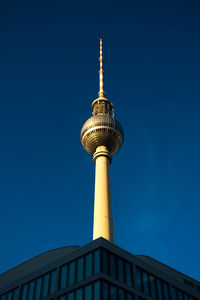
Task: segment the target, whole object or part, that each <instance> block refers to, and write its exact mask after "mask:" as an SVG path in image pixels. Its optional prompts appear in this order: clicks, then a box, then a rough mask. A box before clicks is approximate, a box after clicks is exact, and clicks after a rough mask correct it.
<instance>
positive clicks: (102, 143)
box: [81, 39, 124, 242]
mask: <svg viewBox="0 0 200 300" xmlns="http://www.w3.org/2000/svg"><path fill="white" fill-rule="evenodd" d="M99 61H100V70H99V94H98V95H99V97H98V98H97V99H95V100H94V101H93V102H92V109H93V116H92V117H91V118H89V119H88V120H87V121H86V122H85V124H84V125H83V127H82V130H81V143H82V145H83V148H84V149H85V150H86V151H87V152H88V153H89V154H91V155H93V160H94V163H95V196H94V225H93V240H95V239H97V238H99V237H103V238H105V239H107V240H109V241H111V242H113V219H112V205H111V190H110V163H111V161H112V155H113V154H115V153H116V152H117V151H118V150H119V149H120V147H121V145H122V144H123V141H124V134H123V130H122V127H121V126H120V123H119V122H118V121H117V120H116V119H115V117H114V110H113V104H112V103H111V102H110V101H109V100H108V99H106V98H105V95H104V87H103V56H102V39H100V58H99Z"/></svg>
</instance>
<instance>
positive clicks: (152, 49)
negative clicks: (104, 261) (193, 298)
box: [0, 0, 200, 280]
mask: <svg viewBox="0 0 200 300" xmlns="http://www.w3.org/2000/svg"><path fill="white" fill-rule="evenodd" d="M0 6H1V7H0V33H1V42H0V43H1V47H0V66H1V67H0V128H1V130H0V201H1V217H0V228H1V229H0V233H1V241H2V243H1V247H0V256H1V258H2V259H1V265H0V273H2V272H4V271H6V270H8V269H9V268H11V267H14V266H16V265H17V264H19V263H22V262H23V261H25V260H27V259H29V258H31V257H33V256H35V255H38V254H40V253H42V252H44V251H47V250H49V249H53V248H56V247H61V246H66V245H84V244H86V243H88V242H90V241H91V240H92V223H93V193H94V165H93V161H92V158H91V157H90V156H89V155H88V154H87V153H86V152H85V151H84V150H83V148H82V146H81V143H80V130H81V127H82V125H83V123H84V122H85V121H86V120H87V119H88V118H89V117H90V116H91V112H92V111H91V103H92V101H93V100H94V99H95V98H96V97H97V93H98V69H99V65H98V64H99V62H98V56H99V38H100V37H102V38H103V56H104V77H105V91H106V96H107V98H108V99H110V100H111V101H112V102H113V104H114V107H115V115H116V118H117V119H118V120H119V121H120V123H121V124H122V126H123V128H124V132H125V142H124V145H123V147H122V148H121V150H120V151H119V153H118V154H116V156H115V157H113V162H112V165H111V185H112V203H113V218H114V235H115V243H116V244H117V245H119V246H120V247H122V248H124V249H126V250H127V251H129V252H131V253H133V254H146V255H149V256H151V257H153V258H155V259H157V260H159V261H162V262H164V263H166V264H168V265H169V266H171V267H173V268H175V269H177V270H179V271H182V272H183V273H185V274H187V275H189V276H192V277H194V278H195V279H197V280H200V276H199V269H200V262H199V253H200V239H199V228H200V218H199V210H200V201H199V199H200V189H199V179H200V171H199V170H200V160H199V153H200V139H199V132H200V119H199V113H200V103H199V98H200V86H199V80H200V56H199V53H200V40H199V35H200V19H199V13H200V4H199V2H198V1H150V2H149V1H147V0H144V1H141V0H140V1H139V0H136V1H127V0H125V1H123V2H121V1H101V5H100V2H95V1H91V2H90V1H76V2H73V3H72V2H71V3H69V2H68V1H60V0H57V1H51V0H49V1H46V0H44V1H26V2H22V1H19V2H16V1H10V2H4V3H3V2H2V3H1V4H0Z"/></svg>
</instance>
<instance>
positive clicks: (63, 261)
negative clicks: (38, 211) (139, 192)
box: [0, 238, 200, 300]
mask: <svg viewBox="0 0 200 300" xmlns="http://www.w3.org/2000/svg"><path fill="white" fill-rule="evenodd" d="M40 299H43V300H199V299H200V282H198V281H196V280H194V279H192V278H190V277H188V276H186V275H184V274H182V273H180V272H177V271H175V270H173V269H171V268H169V267H168V266H166V265H164V264H162V263H160V262H158V261H155V260H153V259H151V258H150V257H147V256H140V255H139V256H135V255H132V254H130V253H128V252H126V251H124V250H123V249H121V248H119V247H118V246H116V245H115V244H113V243H111V242H110V241H107V240H105V239H104V238H99V239H96V240H94V241H92V242H91V243H89V244H87V245H85V246H83V247H63V248H59V249H55V250H52V251H49V252H46V253H44V254H41V255H39V256H37V257H35V258H33V259H31V260H29V261H27V262H25V263H23V264H21V265H19V266H17V267H15V268H13V269H11V270H10V271H8V272H6V273H4V274H2V275H0V300H40Z"/></svg>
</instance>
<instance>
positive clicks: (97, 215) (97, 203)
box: [93, 146, 113, 242]
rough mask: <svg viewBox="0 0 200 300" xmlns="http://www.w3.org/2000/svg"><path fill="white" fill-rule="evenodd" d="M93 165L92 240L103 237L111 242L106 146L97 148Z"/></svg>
mask: <svg viewBox="0 0 200 300" xmlns="http://www.w3.org/2000/svg"><path fill="white" fill-rule="evenodd" d="M93 159H94V163H95V195H94V224H93V240H95V239H97V238H99V237H103V238H105V239H107V240H109V241H111V242H113V219H112V205H111V189H110V162H111V159H112V157H111V154H110V152H109V151H108V149H107V147H106V146H99V147H97V149H96V152H95V153H94V155H93Z"/></svg>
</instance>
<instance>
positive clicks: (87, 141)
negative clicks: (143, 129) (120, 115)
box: [81, 115, 124, 155]
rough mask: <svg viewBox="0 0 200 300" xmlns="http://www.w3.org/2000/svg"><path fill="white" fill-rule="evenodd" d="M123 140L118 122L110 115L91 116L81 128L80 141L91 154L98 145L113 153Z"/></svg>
mask: <svg viewBox="0 0 200 300" xmlns="http://www.w3.org/2000/svg"><path fill="white" fill-rule="evenodd" d="M123 141H124V133H123V129H122V127H121V125H120V123H119V122H118V121H117V120H116V119H115V118H114V117H112V116H110V115H95V116H92V117H91V118H90V119H88V120H87V121H86V122H85V124H84V125H83V127H82V130H81V143H82V145H83V148H84V149H85V150H86V151H87V152H88V153H89V154H91V155H93V154H94V153H95V151H96V148H97V147H99V146H106V147H107V148H108V150H109V152H110V153H111V154H115V153H116V152H117V151H118V150H119V149H120V147H121V145H122V144H123Z"/></svg>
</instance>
